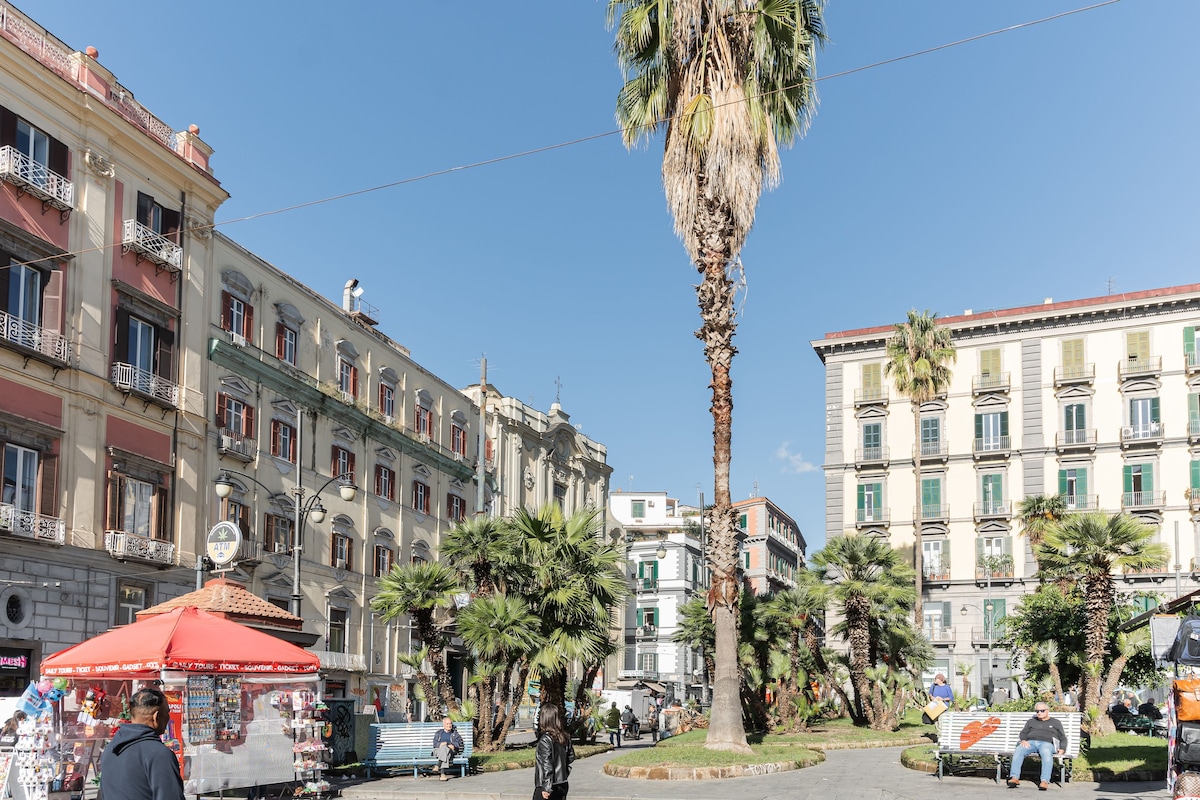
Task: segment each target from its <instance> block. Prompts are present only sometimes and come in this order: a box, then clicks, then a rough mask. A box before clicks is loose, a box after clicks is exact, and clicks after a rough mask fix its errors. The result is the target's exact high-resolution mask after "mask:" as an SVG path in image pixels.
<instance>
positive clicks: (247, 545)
mask: <svg viewBox="0 0 1200 800" xmlns="http://www.w3.org/2000/svg"><path fill="white" fill-rule="evenodd" d="M233 562H234V563H235V564H258V563H261V562H262V542H259V541H256V540H254V539H242V543H241V544H240V545H238V550H237V555H235V556H234V557H233Z"/></svg>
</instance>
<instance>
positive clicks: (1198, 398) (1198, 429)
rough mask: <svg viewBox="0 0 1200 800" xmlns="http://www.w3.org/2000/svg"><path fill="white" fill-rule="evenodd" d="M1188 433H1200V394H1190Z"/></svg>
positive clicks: (1191, 434)
mask: <svg viewBox="0 0 1200 800" xmlns="http://www.w3.org/2000/svg"><path fill="white" fill-rule="evenodd" d="M1188 435H1189V436H1196V435H1200V394H1197V393H1196V392H1192V393H1191V394H1189V395H1188Z"/></svg>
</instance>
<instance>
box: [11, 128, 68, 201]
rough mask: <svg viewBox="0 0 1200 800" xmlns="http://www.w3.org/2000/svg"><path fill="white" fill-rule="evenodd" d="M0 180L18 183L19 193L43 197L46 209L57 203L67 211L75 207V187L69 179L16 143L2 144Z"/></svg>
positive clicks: (16, 184) (41, 198)
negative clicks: (29, 154) (30, 155)
mask: <svg viewBox="0 0 1200 800" xmlns="http://www.w3.org/2000/svg"><path fill="white" fill-rule="evenodd" d="M0 180H5V181H8V182H9V183H11V184H12V185H13V186H15V187H17V192H18V193H19V194H28V195H32V196H33V197H36V198H37V199H38V200H41V201H42V210H43V211H44V210H46V209H47V208H50V207H54V208H57V209H58V210H59V211H60V212H62V213H63V214H64V215H65V214H67V213H69V212H70V211H71V209H73V208H74V207H75V187H74V185H73V184H72V183H71V182H70V181H69V180H67V179H66V178H64V177H63V176H62V175H59V174H58V173H57V172H51V171H50V170H49V169H48V168H47V167H46V165H44V164H40V163H38V162H37V161H34V160H33V159H31V158H30V157H29V156H27V155H25V154H24V153H22V152H21V151H19V150H17V148H15V147H13V146H12V145H6V146H5V147H0Z"/></svg>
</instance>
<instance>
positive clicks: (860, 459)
mask: <svg viewBox="0 0 1200 800" xmlns="http://www.w3.org/2000/svg"><path fill="white" fill-rule="evenodd" d="M887 460H888V448H886V447H863V448H860V449H858V450H855V451H854V463H855V464H859V465H862V464H883V463H886V462H887Z"/></svg>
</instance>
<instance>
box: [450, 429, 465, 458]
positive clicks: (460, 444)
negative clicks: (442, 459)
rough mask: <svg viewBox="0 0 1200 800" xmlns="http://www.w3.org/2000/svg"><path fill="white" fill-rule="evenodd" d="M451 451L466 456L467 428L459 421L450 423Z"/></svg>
mask: <svg viewBox="0 0 1200 800" xmlns="http://www.w3.org/2000/svg"><path fill="white" fill-rule="evenodd" d="M450 452H451V453H454V454H455V455H457V456H462V457H463V458H466V455H467V430H466V428H464V427H462V426H461V425H459V424H458V423H453V422H452V423H450Z"/></svg>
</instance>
